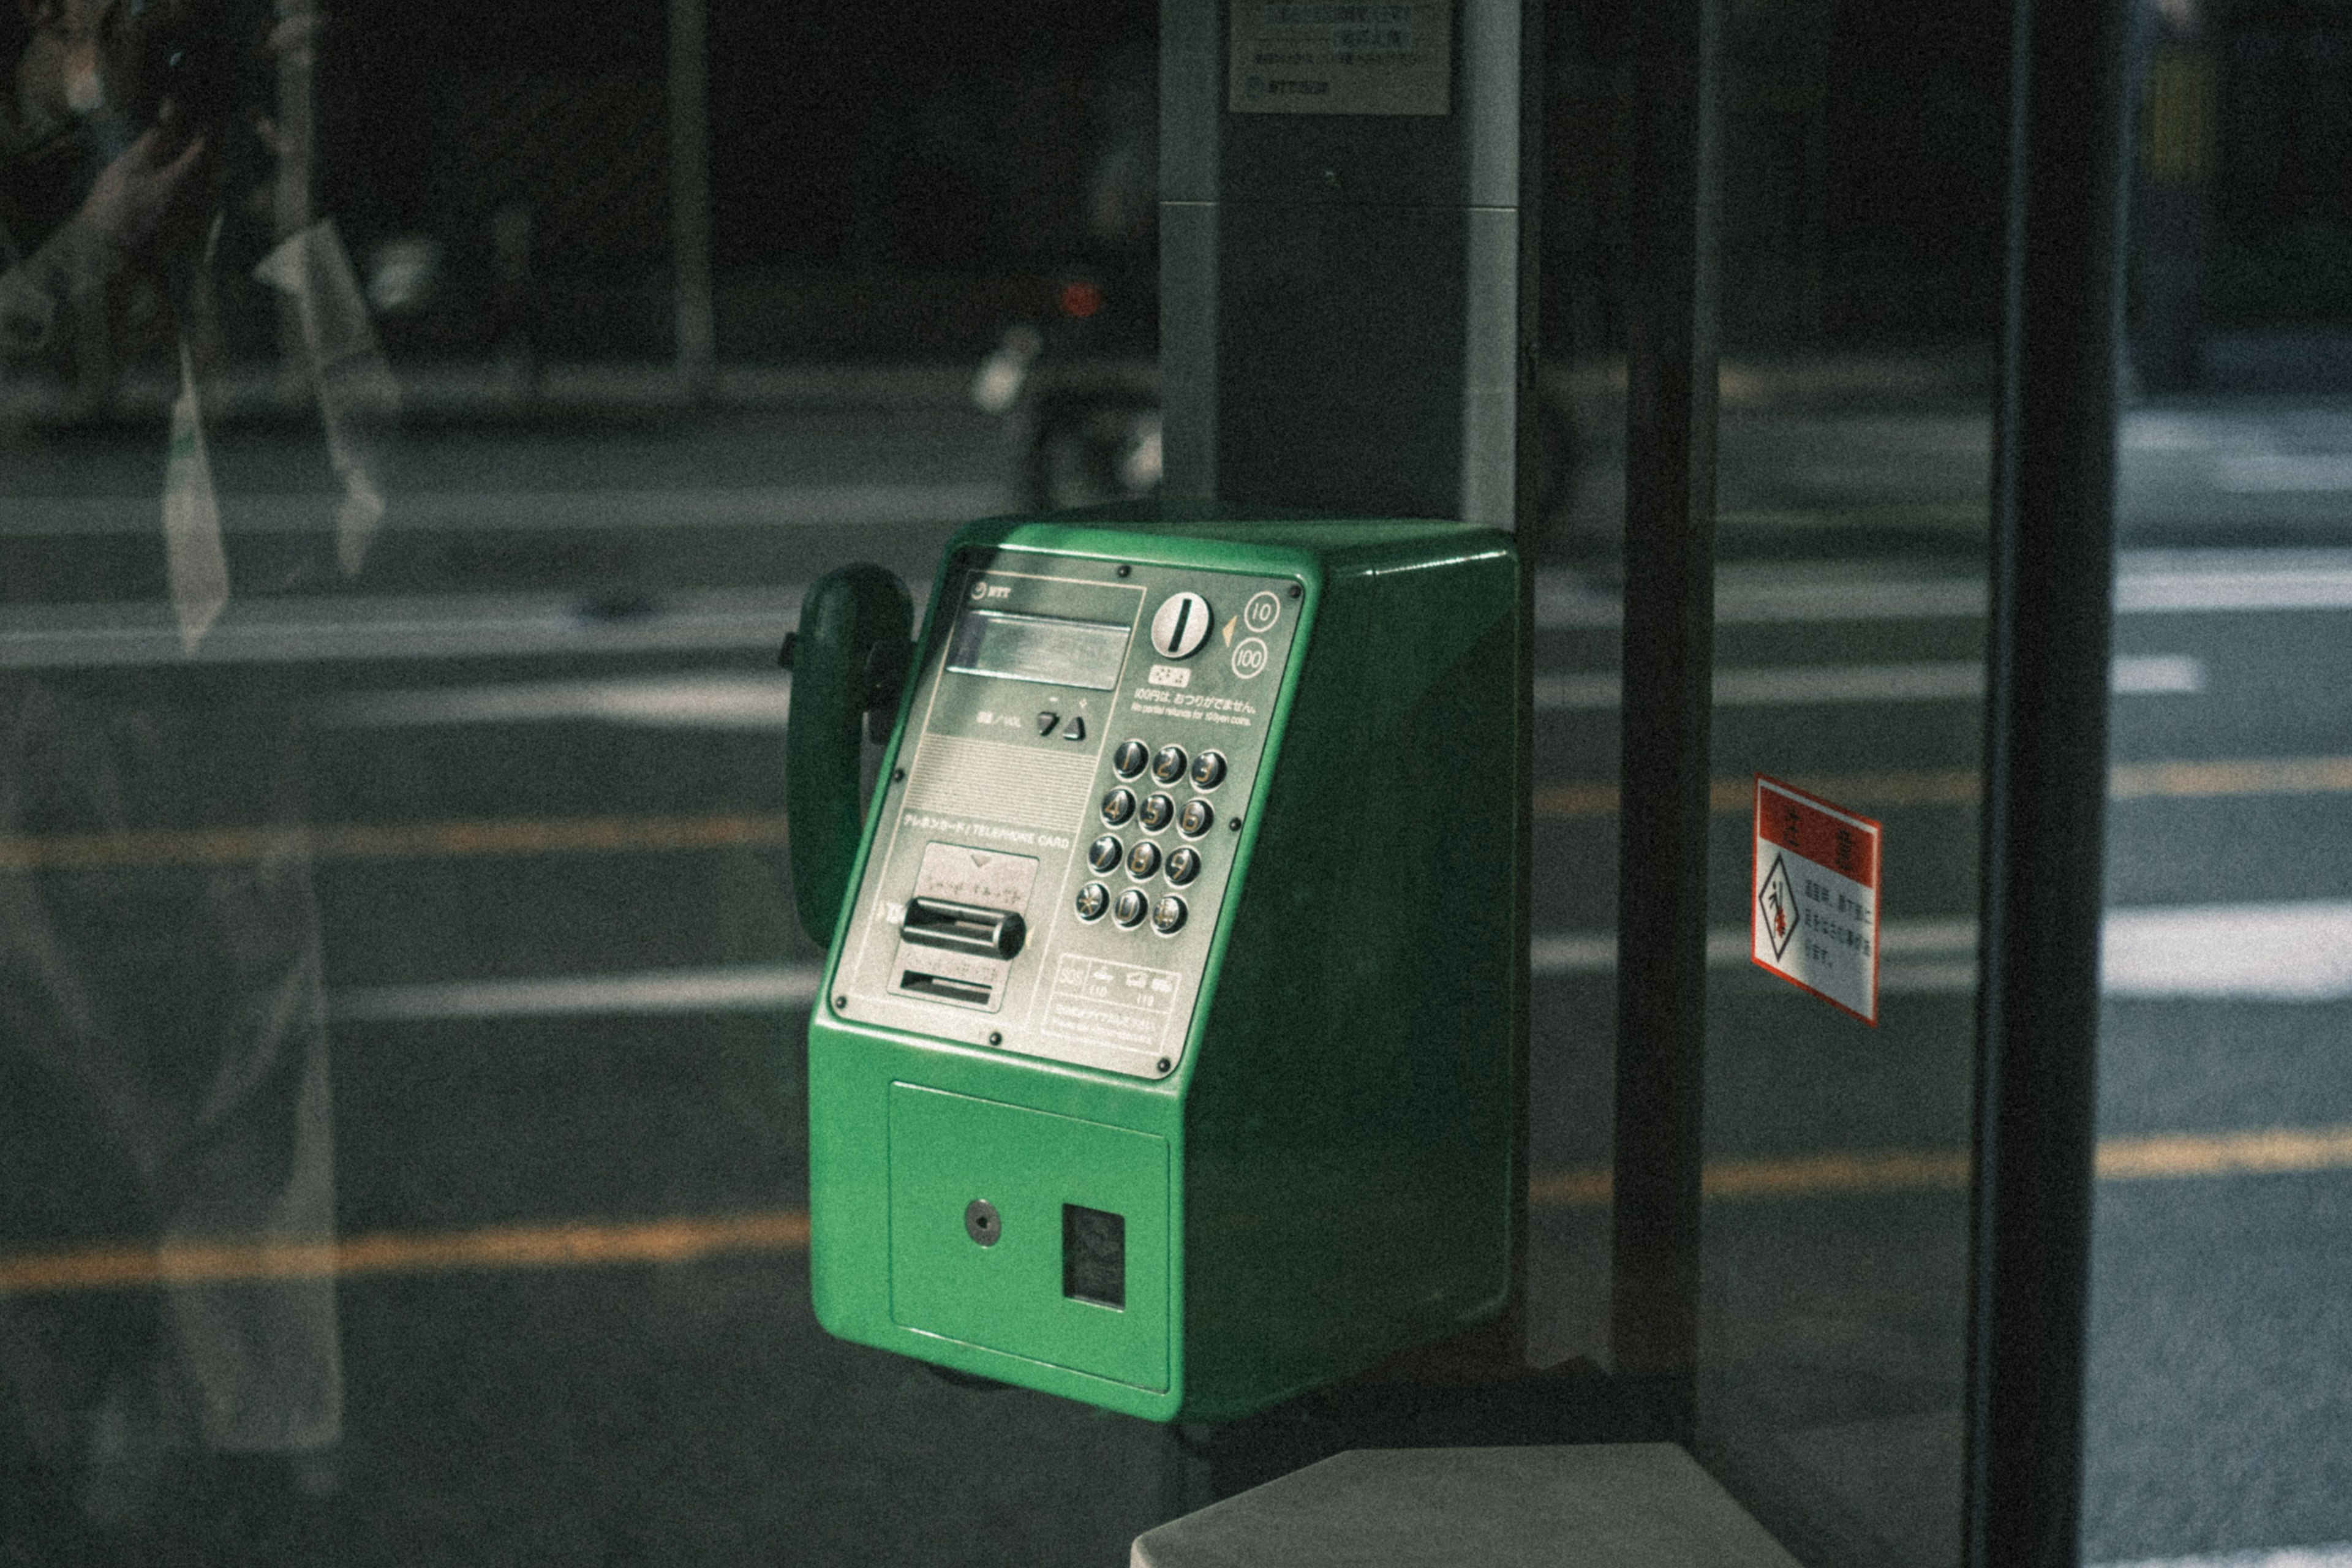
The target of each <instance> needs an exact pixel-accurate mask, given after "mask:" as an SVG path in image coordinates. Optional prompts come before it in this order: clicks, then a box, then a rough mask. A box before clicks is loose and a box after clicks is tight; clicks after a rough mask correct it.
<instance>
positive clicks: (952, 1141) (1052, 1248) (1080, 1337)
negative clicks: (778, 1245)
mask: <svg viewBox="0 0 2352 1568" xmlns="http://www.w3.org/2000/svg"><path fill="white" fill-rule="evenodd" d="M1168 1187H1169V1178H1168V1142H1167V1140H1165V1139H1163V1138H1158V1137H1154V1136H1153V1135H1151V1134H1150V1133H1148V1132H1135V1131H1129V1130H1127V1129H1125V1128H1119V1127H1107V1126H1104V1125H1103V1124H1102V1123H1100V1122H1097V1121H1079V1120H1077V1119H1076V1118H1075V1117H1068V1116H1055V1115H1050V1114H1048V1113H1046V1112H1045V1111H1041V1110H1024V1109H1022V1108H1021V1107H1018V1106H1013V1105H1004V1104H1001V1103H999V1102H997V1101H995V1100H976V1099H973V1098H971V1096H969V1095H961V1094H950V1093H947V1092H944V1091H942V1090H939V1089H923V1088H919V1087H918V1086H916V1085H913V1084H907V1083H894V1084H892V1085H891V1086H890V1316H891V1319H892V1321H895V1322H897V1323H898V1325H899V1326H900V1327H902V1328H908V1329H914V1330H917V1331H921V1332H924V1333H932V1334H939V1335H942V1336H944V1337H946V1338H948V1339H952V1340H961V1341H963V1342H966V1343H969V1344H975V1345H980V1346H982V1347H984V1348H986V1349H989V1350H994V1351H1003V1352H1006V1353H1007V1354H1011V1355H1017V1356H1024V1357H1027V1358H1029V1359H1030V1360H1033V1361H1041V1362H1045V1363H1050V1364H1053V1365H1056V1366H1065V1367H1068V1368H1070V1369H1071V1370H1073V1371H1076V1372H1083V1373H1090V1374H1092V1375H1094V1376H1097V1377H1105V1378H1109V1379H1112V1380H1113V1381H1115V1382H1118V1383H1124V1384H1129V1385H1131V1386H1133V1387H1137V1388H1145V1389H1153V1390H1159V1389H1165V1388H1166V1387H1167V1386H1168V1312H1169V1302H1168V1254H1169V1247H1168ZM975 1201H979V1202H983V1203H985V1204H987V1205H990V1207H991V1208H992V1211H993V1215H994V1218H995V1222H996V1223H995V1225H994V1226H992V1227H991V1230H990V1232H989V1233H990V1234H993V1235H994V1237H995V1239H994V1240H992V1242H990V1243H989V1244H987V1245H982V1243H981V1242H980V1241H978V1240H975V1239H974V1237H973V1236H972V1234H971V1230H969V1229H968V1228H967V1226H966V1224H965V1217H966V1214H967V1211H968V1210H969V1209H970V1208H971V1205H972V1204H973V1203H974V1202H975ZM1066 1241H1067V1243H1068V1247H1067V1248H1066ZM1107 1243H1108V1247H1107V1245H1106V1244H1107ZM1073 1292H1075V1294H1074V1293H1073ZM1110 1300H1116V1301H1118V1302H1119V1304H1118V1305H1117V1306H1112V1305H1108V1304H1106V1302H1107V1301H1110Z"/></svg>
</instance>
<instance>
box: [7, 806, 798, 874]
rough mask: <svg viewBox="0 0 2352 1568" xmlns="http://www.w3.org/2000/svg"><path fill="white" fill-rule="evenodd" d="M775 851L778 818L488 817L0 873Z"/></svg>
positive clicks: (150, 838)
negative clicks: (303, 859) (287, 861)
mask: <svg viewBox="0 0 2352 1568" xmlns="http://www.w3.org/2000/svg"><path fill="white" fill-rule="evenodd" d="M783 842H784V818H783V816H782V813H768V814H764V815H762V814H727V815H719V816H571V817H489V818H484V819H480V820H477V821H470V822H395V823H346V824H341V825H330V826H319V827H308V828H305V827H213V828H193V829H170V828H163V829H155V830H151V831H142V832H131V833H73V834H54V835H47V836H42V837H31V836H26V837H0V870H5V871H53V870H91V869H100V868H123V867H134V866H222V865H239V864H243V863H246V862H248V861H256V860H264V859H268V858H278V857H287V858H291V857H299V856H303V855H308V856H309V857H310V858H312V859H315V860H404V859H446V858H462V857H466V856H474V855H559V854H570V855H578V854H596V853H609V852H613V851H621V850H636V851H643V850H663V849H673V850H675V849H715V848H724V847H730V846H733V845H743V844H749V845H761V846H773V845H779V844H782V843H783Z"/></svg>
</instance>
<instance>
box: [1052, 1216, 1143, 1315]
mask: <svg viewBox="0 0 2352 1568" xmlns="http://www.w3.org/2000/svg"><path fill="white" fill-rule="evenodd" d="M1062 1294H1063V1295H1065V1296H1067V1297H1068V1298H1069V1299H1070V1300H1073V1301H1092V1302H1093V1303H1094V1304H1095V1305H1096V1306H1097V1307H1116V1308H1118V1310H1121V1311H1125V1310H1127V1216H1126V1215H1115V1214H1109V1213H1107V1212H1105V1211H1104V1210H1102V1209H1090V1208H1086V1207H1083V1206H1081V1205H1077V1204H1064V1205H1062Z"/></svg>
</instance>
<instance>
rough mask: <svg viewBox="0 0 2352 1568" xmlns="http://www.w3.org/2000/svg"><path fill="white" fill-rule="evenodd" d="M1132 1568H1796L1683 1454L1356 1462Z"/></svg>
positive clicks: (1293, 1482) (1218, 1520) (1205, 1512)
mask: <svg viewBox="0 0 2352 1568" xmlns="http://www.w3.org/2000/svg"><path fill="white" fill-rule="evenodd" d="M1342 1564H1345V1565H1346V1568H1454V1565H1455V1564H1459V1565H1461V1568H1474V1565H1475V1568H1517V1565H1519V1564H1527V1565H1528V1568H1535V1565H1537V1564H1541V1565H1543V1568H1796V1559H1794V1558H1793V1557H1790V1555H1789V1554H1788V1552H1784V1551H1782V1550H1781V1548H1780V1544H1779V1543H1778V1542H1775V1541H1774V1540H1773V1539H1772V1538H1771V1537H1770V1536H1769V1535H1767V1534H1766V1533H1765V1532H1764V1530H1763V1527H1762V1526H1760V1525H1759V1524H1758V1523H1757V1522H1756V1521H1754V1520H1752V1519H1750V1518H1748V1514H1747V1512H1746V1510H1743V1509H1741V1508H1740V1506H1739V1505H1738V1503H1736V1502H1734V1501H1732V1500H1731V1499H1730V1497H1729V1496H1727V1494H1726V1493H1725V1492H1724V1490H1723V1489H1722V1488H1721V1487H1719V1486H1717V1485H1716V1483H1715V1481H1714V1479H1712V1478H1710V1477H1709V1476H1708V1475H1707V1474H1706V1471H1704V1470H1702V1469H1700V1468H1698V1466H1697V1464H1696V1462H1694V1461H1693V1460H1692V1458H1691V1457H1690V1456H1689V1455H1688V1454H1686V1453H1685V1452H1684V1451H1683V1450H1682V1449H1681V1448H1679V1447H1675V1446H1674V1445H1673V1444H1670V1443H1603V1444H1592V1445H1589V1446H1578V1447H1526V1448H1402V1449H1391V1450H1367V1451H1363V1452H1359V1453H1353V1454H1341V1455H1339V1456H1338V1457H1337V1458H1329V1459H1326V1460H1324V1461H1323V1462H1322V1463H1321V1464H1318V1465H1310V1466H1308V1467H1307V1468H1305V1469H1303V1470H1300V1471H1297V1473H1296V1474H1293V1475H1287V1476H1285V1477H1283V1478H1282V1479H1280V1480H1277V1481H1269V1482H1268V1483H1266V1484H1265V1486H1262V1487H1258V1488H1255V1489H1253V1490H1250V1491H1246V1492H1244V1493H1242V1494H1241V1496H1239V1497H1235V1498H1228V1499H1227V1500H1225V1501H1223V1502H1221V1503H1217V1504H1214V1505H1213V1506H1212V1507H1209V1508H1204V1509H1202V1510H1200V1511H1199V1512H1197V1513H1192V1514H1187V1515H1185V1516H1184V1517H1183V1518H1182V1519H1180V1520H1175V1521H1171V1522H1170V1523H1167V1524H1163V1525H1161V1526H1160V1528H1159V1529H1157V1530H1152V1531H1146V1532H1145V1533H1144V1534H1142V1535H1139V1536H1138V1537H1136V1540H1135V1545H1134V1548H1133V1550H1132V1552H1130V1554H1129V1568H1341V1565H1342Z"/></svg>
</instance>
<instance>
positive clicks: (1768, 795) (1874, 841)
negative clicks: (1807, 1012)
mask: <svg viewBox="0 0 2352 1568" xmlns="http://www.w3.org/2000/svg"><path fill="white" fill-rule="evenodd" d="M1879 835H1880V829H1879V826H1878V824H1876V823H1875V822H1873V821H1871V820H1870V818H1868V817H1866V816H1854V815H1853V813H1852V812H1850V811H1842V810H1840V809H1839V808H1838V807H1836V806H1834V805H1831V804H1830V803H1829V802H1828V801H1825V800H1822V799H1821V798H1819V797H1818V796H1815V795H1807V794H1805V793H1804V791H1802V790H1798V789H1791V788H1790V787H1789V786H1788V785H1787V784H1782V783H1780V781H1779V780H1778V779H1769V778H1766V777H1765V776H1764V775H1763V774H1762V773H1758V774H1757V775H1756V873H1755V880H1756V897H1755V899H1754V900H1753V901H1752V902H1750V903H1749V905H1748V925H1749V928H1750V930H1751V931H1752V932H1753V933H1754V934H1753V938H1752V941H1751V943H1750V946H1749V951H1748V956H1749V957H1751V958H1753V959H1754V960H1755V961H1756V963H1758V964H1759V965H1761V966H1762V967H1763V968H1766V969H1769V970H1770V971H1771V972H1772V973H1775V974H1777V975H1779V976H1780V978H1781V979H1783V980H1786V981H1788V982H1790V984H1796V985H1801V986H1803V987H1804V988H1805V989H1806V990H1808V991H1810V992H1811V993H1812V994H1814V995H1816V996H1818V997H1820V998H1821V999H1822V1001H1824V1002H1827V1003H1829V1004H1830V1005H1832V1006H1834V1007H1838V1008H1841V1009H1843V1011H1845V1012H1848V1013H1851V1014H1853V1016H1855V1017H1857V1018H1859V1019H1861V1020H1862V1021H1863V1022H1864V1023H1865V1024H1870V1025H1873V1026H1875V1025H1876V1024H1877V1022H1878V866H1879Z"/></svg>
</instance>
